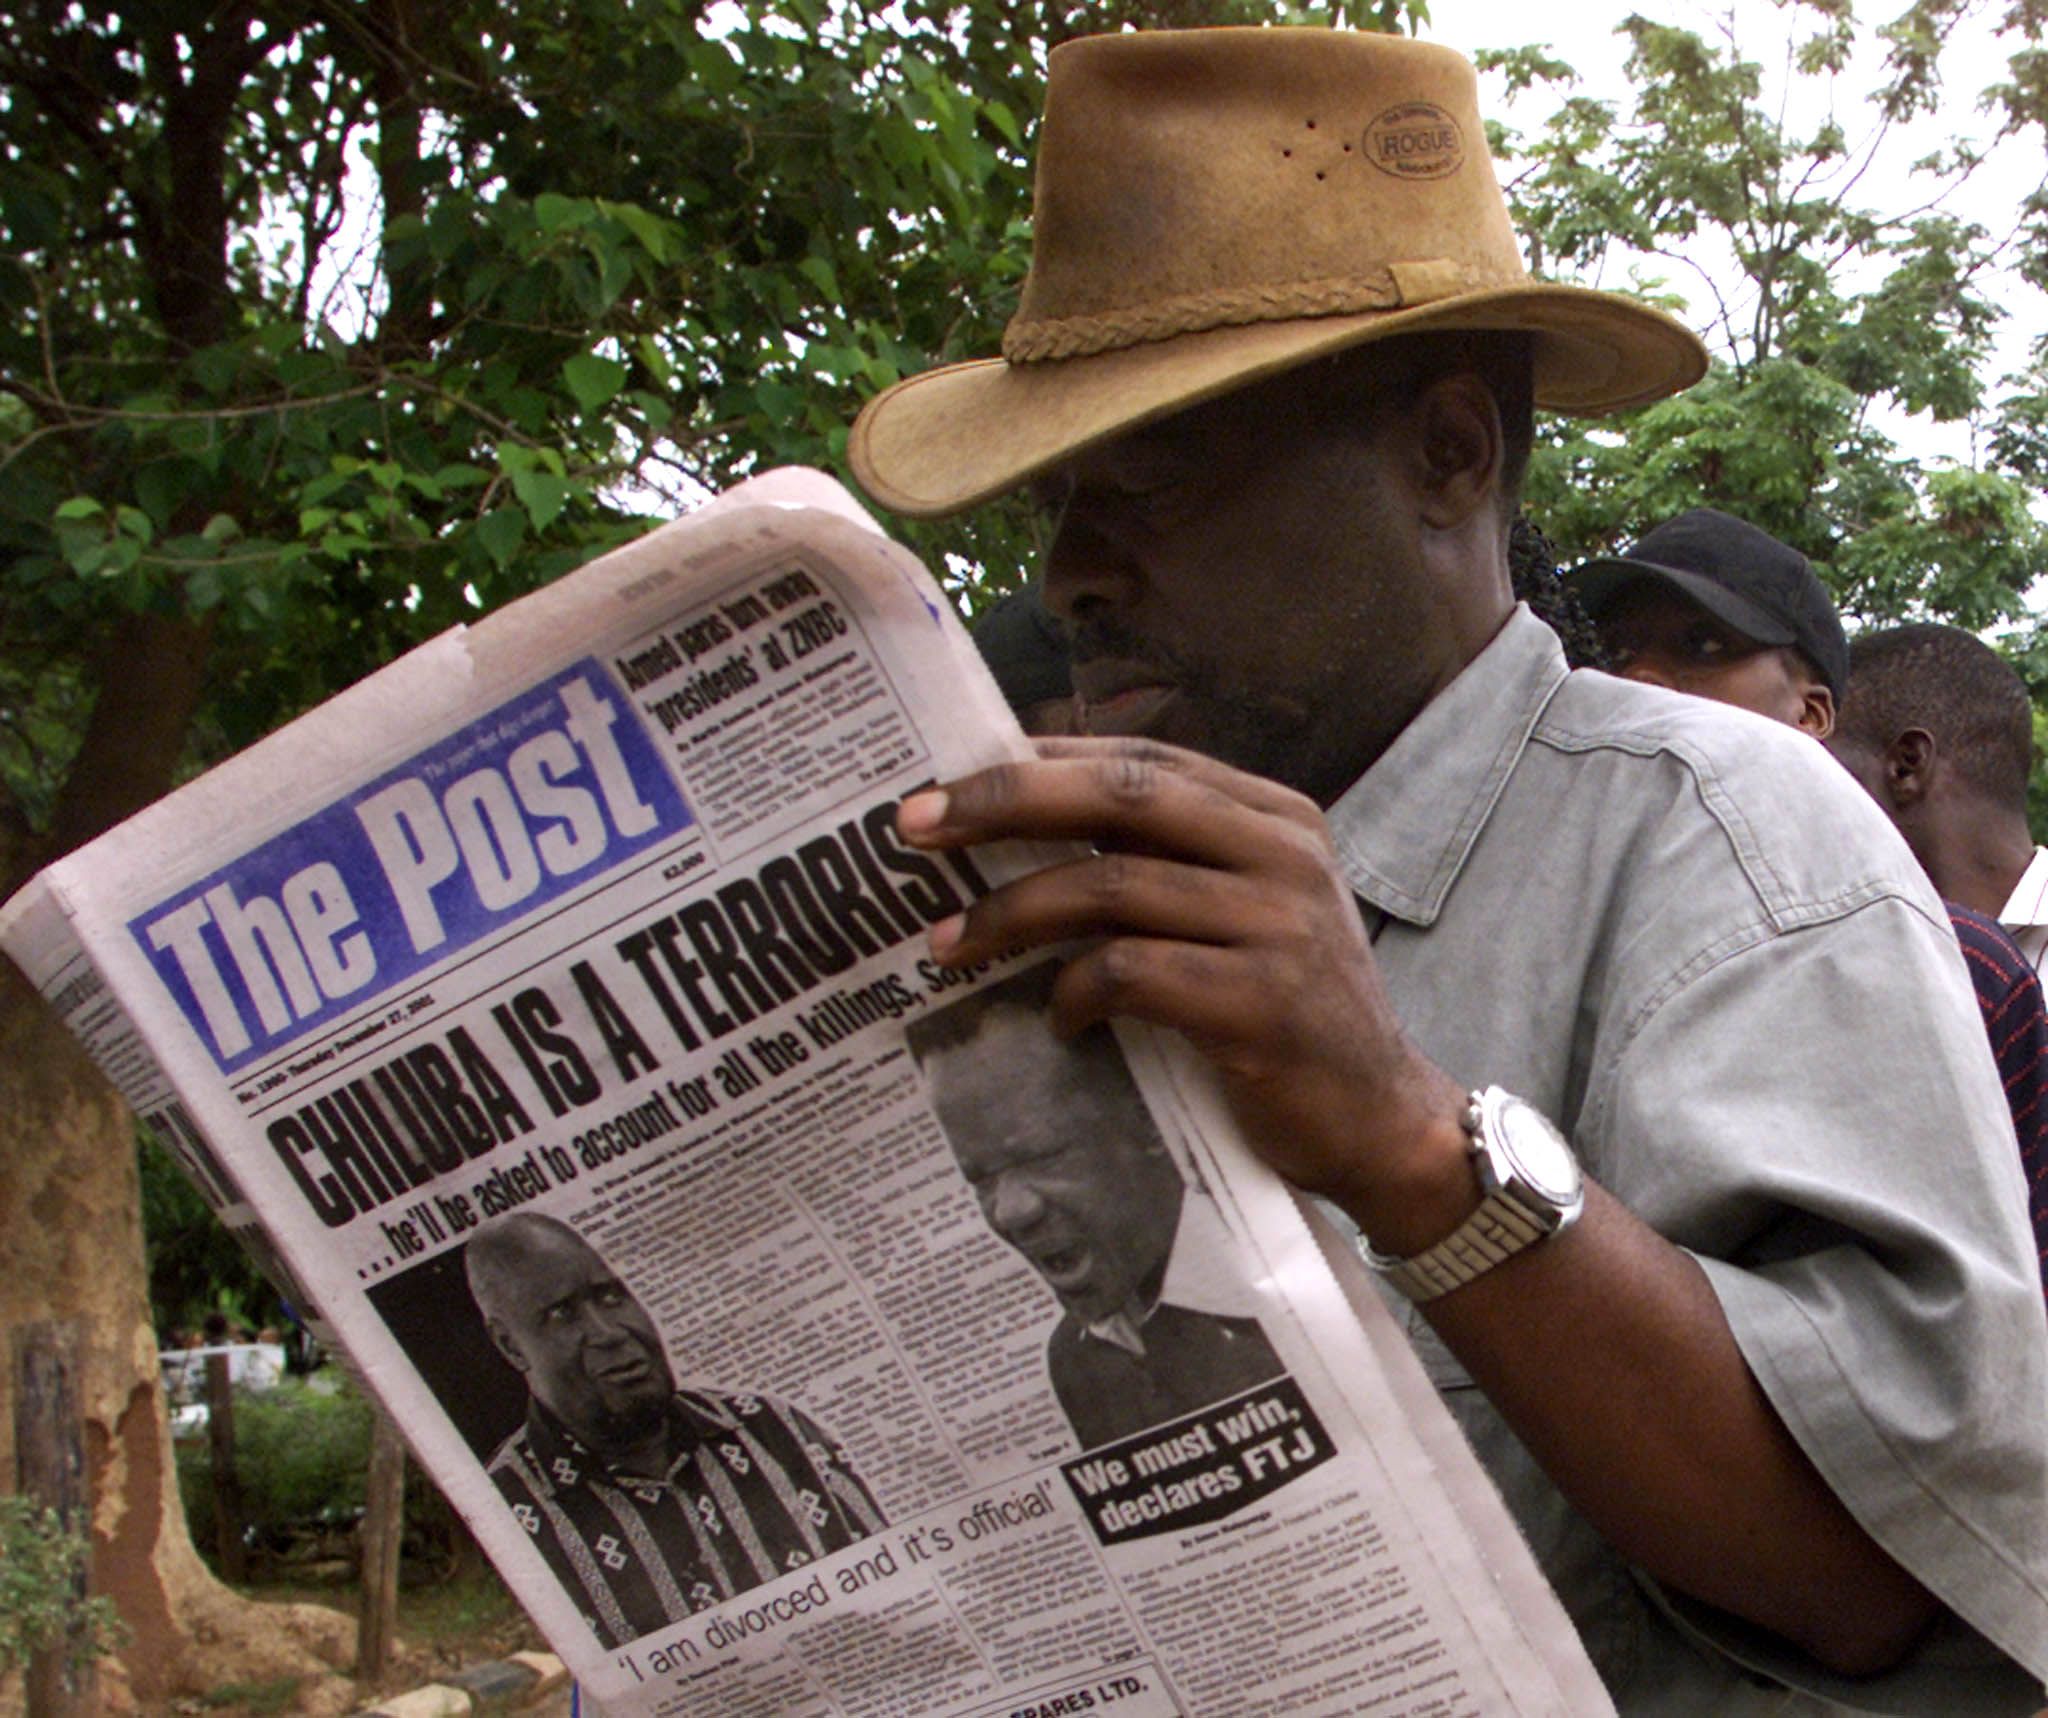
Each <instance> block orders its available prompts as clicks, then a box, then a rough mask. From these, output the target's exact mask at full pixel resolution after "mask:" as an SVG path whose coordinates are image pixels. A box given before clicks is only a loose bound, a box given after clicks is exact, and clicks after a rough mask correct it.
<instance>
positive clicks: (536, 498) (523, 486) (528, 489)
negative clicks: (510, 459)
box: [512, 471, 570, 533]
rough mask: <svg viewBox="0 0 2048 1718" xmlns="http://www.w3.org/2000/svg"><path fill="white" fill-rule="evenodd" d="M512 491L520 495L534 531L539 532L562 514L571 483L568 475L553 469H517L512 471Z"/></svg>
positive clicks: (520, 502)
mask: <svg viewBox="0 0 2048 1718" xmlns="http://www.w3.org/2000/svg"><path fill="white" fill-rule="evenodd" d="M512 493H513V494H514V495H516V496H518V497H519V505H520V506H522V507H524V508H525V509H526V513H527V517H528V518H530V519H531V520H532V521H533V528H534V531H535V532H536V533H539V532H542V531H545V530H546V529H547V528H548V527H549V526H550V525H552V524H553V523H554V522H555V520H556V518H557V517H558V516H559V515H560V514H561V511H562V508H563V506H564V505H565V504H566V503H567V502H568V499H569V494H570V484H569V480H568V479H567V478H566V477H560V476H557V475H556V474H555V473H554V472H552V471H515V472H513V473H512Z"/></svg>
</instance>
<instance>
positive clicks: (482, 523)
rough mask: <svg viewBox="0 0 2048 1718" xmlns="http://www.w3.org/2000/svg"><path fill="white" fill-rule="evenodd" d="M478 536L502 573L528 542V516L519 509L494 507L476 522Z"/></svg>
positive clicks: (485, 550)
mask: <svg viewBox="0 0 2048 1718" xmlns="http://www.w3.org/2000/svg"><path fill="white" fill-rule="evenodd" d="M476 535H477V540H478V541H479V542H481V543H482V544H483V546H484V552H485V553H486V554H488V555H489V556H490V557H491V559H492V560H493V561H494V562H496V563H497V566H498V569H499V571H501V572H502V571H503V570H504V569H505V568H507V567H509V566H510V565H511V564H512V559H513V557H514V556H515V555H517V554H518V553H519V545H520V544H521V543H522V542H524V541H525V540H526V515H525V514H524V513H523V512H522V511H520V509H519V508H517V507H494V508H492V509H491V511H490V512H488V513H486V514H485V515H484V516H483V517H482V518H481V519H479V520H478V521H477V522H476Z"/></svg>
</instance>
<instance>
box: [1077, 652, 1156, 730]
mask: <svg viewBox="0 0 2048 1718" xmlns="http://www.w3.org/2000/svg"><path fill="white" fill-rule="evenodd" d="M1178 694H1179V688H1178V687H1177V686H1176V685H1174V683H1173V682H1172V681H1171V680H1169V679H1168V678H1166V676H1165V675H1164V674H1163V673H1162V672H1161V670H1159V669H1157V668H1153V667H1149V666H1147V665H1145V664H1143V663H1137V662H1119V661H1114V660H1106V659H1105V660H1098V661H1094V662H1087V663H1082V664H1079V665H1077V666H1076V667H1075V669H1074V719H1075V726H1076V727H1077V728H1078V729H1079V730H1080V731H1081V732H1082V733H1084V734H1143V733H1148V732H1150V731H1151V729H1152V728H1153V727H1154V726H1156V725H1157V723H1158V721H1159V719H1160V717H1161V716H1162V715H1163V714H1164V713H1165V711H1166V709H1167V707H1168V706H1169V705H1170V704H1171V703H1172V702H1173V700H1174V699H1175V697H1176V696H1178Z"/></svg>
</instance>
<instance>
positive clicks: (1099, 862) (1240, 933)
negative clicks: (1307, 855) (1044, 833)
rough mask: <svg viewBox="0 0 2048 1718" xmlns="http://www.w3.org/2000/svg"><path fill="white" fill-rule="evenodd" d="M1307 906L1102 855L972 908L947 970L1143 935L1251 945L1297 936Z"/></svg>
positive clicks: (1172, 863)
mask: <svg viewBox="0 0 2048 1718" xmlns="http://www.w3.org/2000/svg"><path fill="white" fill-rule="evenodd" d="M1297 898H1298V897H1295V896H1292V895H1277V894H1276V892H1275V891H1274V890H1272V889H1270V888H1268V887H1266V886H1265V885H1263V884H1262V883H1260V882H1258V881H1256V880H1254V879H1252V878H1249V877H1246V876H1243V875H1241V874H1239V873H1238V872H1235V871H1225V870H1217V869H1213V868H1211V867H1208V866H1202V865H1189V864H1185V863H1182V862H1181V861H1179V860H1174V859H1158V858H1151V857H1147V856H1144V855H1140V854H1133V853H1096V854H1090V855H1088V856H1087V857H1086V858H1083V859H1072V860H1069V861H1067V862H1066V863H1064V864H1059V865H1049V866H1047V867H1046V868H1045V869H1043V870H1041V871H1033V872H1031V873H1029V874H1028V875H1026V876H1023V877H1019V878H1017V879H1015V880H1014V881H1012V882H1009V883H1005V884H1004V885H1003V886H1002V887H1001V888H999V889H997V890H996V891H995V892H994V893H993V894H990V895H988V896H985V897H984V898H983V899H981V900H979V901H977V902H976V903H975V904H974V905H973V906H972V907H970V908H969V909H968V910H967V912H966V913H964V914H963V915H961V917H960V918H959V920H958V921H957V922H956V923H954V924H950V925H949V926H948V927H947V928H946V934H945V935H943V936H940V937H935V938H934V941H933V945H932V946H933V952H934V953H935V954H937V955H938V956H939V957H940V958H941V959H942V960H945V961H949V962H953V963H956V964H963V965H971V964H972V963H974V962H975V961H979V960H986V959H989V958H990V957H992V956H995V955H1000V954H1004V953H1007V952H1008V951H1010V950H1012V949H1019V948H1032V947H1037V946H1039V945H1041V944H1045V943H1057V942H1070V941H1072V940H1074V939H1075V938H1077V937H1099V936H1119V935H1135V936H1141V937H1170V938H1175V939H1180V940H1185V941H1187V942H1192V943H1213V944H1218V945H1226V944H1241V943H1246V942H1253V941H1259V940H1264V939H1268V938H1277V937H1281V936H1284V935H1285V934H1287V933H1289V932H1290V931H1292V932H1295V933H1297V934H1298V933H1299V931H1300V928H1301V927H1300V926H1299V925H1297V924H1295V923H1294V922H1293V915H1292V913H1291V907H1292V904H1293V903H1294V902H1295V901H1296V900H1297Z"/></svg>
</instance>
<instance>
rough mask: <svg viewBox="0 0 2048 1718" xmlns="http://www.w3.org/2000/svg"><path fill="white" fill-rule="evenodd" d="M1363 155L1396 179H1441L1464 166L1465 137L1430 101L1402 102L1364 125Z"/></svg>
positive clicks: (1455, 124)
mask: <svg viewBox="0 0 2048 1718" xmlns="http://www.w3.org/2000/svg"><path fill="white" fill-rule="evenodd" d="M1365 158H1366V159H1367V160H1368V161H1370V162H1371V163H1372V164H1373V165H1374V166H1375V167H1377V168H1378V169H1379V170H1380V171H1381V172H1382V173H1391V174H1393V175H1394V177H1395V178H1397V179H1441V178H1443V177H1444V176H1445V175H1446V174H1450V173H1455V172H1457V170H1458V169H1459V168H1460V167H1462V166H1463V165H1464V163H1465V138H1464V134H1463V133H1462V132H1461V131H1459V129H1458V122H1457V121H1456V120H1455V119H1453V118H1452V117H1451V116H1450V115H1449V114H1448V113H1446V112H1444V110H1443V109H1442V108H1440V107H1438V106H1437V105H1436V104H1435V103H1434V102H1429V101H1406V102H1403V103H1402V104H1401V105H1400V106H1399V107H1390V108H1388V109H1387V110H1386V112H1385V113H1383V114H1381V115H1380V116H1379V117H1378V118H1377V119H1375V120H1374V121H1373V122H1372V124H1370V125H1368V126H1367V127H1366V128H1365Z"/></svg>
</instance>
